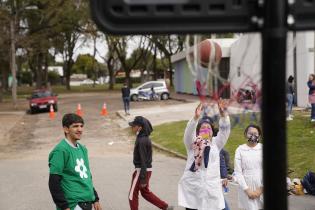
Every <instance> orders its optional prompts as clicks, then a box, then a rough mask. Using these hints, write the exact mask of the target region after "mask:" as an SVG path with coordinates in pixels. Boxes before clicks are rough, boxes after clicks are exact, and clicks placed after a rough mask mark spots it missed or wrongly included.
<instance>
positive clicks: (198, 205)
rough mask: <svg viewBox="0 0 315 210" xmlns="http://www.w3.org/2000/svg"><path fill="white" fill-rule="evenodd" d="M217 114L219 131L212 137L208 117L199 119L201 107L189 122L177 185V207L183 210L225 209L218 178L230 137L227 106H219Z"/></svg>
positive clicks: (211, 128) (221, 103) (212, 131)
mask: <svg viewBox="0 0 315 210" xmlns="http://www.w3.org/2000/svg"><path fill="white" fill-rule="evenodd" d="M218 107H219V111H220V120H219V131H218V133H217V135H216V136H214V135H213V133H214V128H213V124H212V122H211V120H210V119H209V118H208V117H204V118H201V119H199V118H200V117H201V114H202V104H199V106H198V107H197V108H196V110H195V115H194V117H193V118H192V119H191V120H190V121H189V122H188V124H187V126H186V129H185V134H184V144H185V146H186V150H187V162H186V167H185V171H184V174H183V176H182V177H181V179H180V181H179V184H178V204H179V206H182V207H185V208H186V210H193V209H196V210H221V209H224V208H225V204H224V197H223V191H222V182H221V178H220V155H219V153H220V150H221V149H222V148H223V147H224V145H225V143H226V142H227V140H228V137H229V135H230V118H229V116H228V115H227V112H226V111H225V110H226V103H225V102H224V101H222V100H220V101H219V102H218Z"/></svg>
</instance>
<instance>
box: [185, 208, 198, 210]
mask: <svg viewBox="0 0 315 210" xmlns="http://www.w3.org/2000/svg"><path fill="white" fill-rule="evenodd" d="M186 210H198V209H190V208H186Z"/></svg>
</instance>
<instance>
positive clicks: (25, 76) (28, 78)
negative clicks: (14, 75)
mask: <svg viewBox="0 0 315 210" xmlns="http://www.w3.org/2000/svg"><path fill="white" fill-rule="evenodd" d="M20 83H21V84H28V85H32V73H31V72H30V71H22V72H21V73H20Z"/></svg>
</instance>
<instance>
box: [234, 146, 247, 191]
mask: <svg viewBox="0 0 315 210" xmlns="http://www.w3.org/2000/svg"><path fill="white" fill-rule="evenodd" d="M234 173H235V176H236V180H237V182H238V184H239V185H240V187H241V188H242V189H243V190H246V189H247V188H248V186H247V184H246V182H245V178H244V176H243V170H242V157H241V153H240V149H239V147H238V148H237V149H236V151H235V160H234Z"/></svg>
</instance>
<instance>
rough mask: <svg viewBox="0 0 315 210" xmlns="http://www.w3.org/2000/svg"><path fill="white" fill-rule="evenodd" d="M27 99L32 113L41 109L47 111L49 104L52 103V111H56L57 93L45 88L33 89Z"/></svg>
mask: <svg viewBox="0 0 315 210" xmlns="http://www.w3.org/2000/svg"><path fill="white" fill-rule="evenodd" d="M28 99H29V106H30V112H31V113H32V114H33V113H35V112H38V111H42V110H45V111H49V109H50V105H53V108H54V111H58V99H57V94H55V93H52V92H51V91H49V90H47V89H40V90H34V91H33V93H32V96H31V97H29V98H28Z"/></svg>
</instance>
